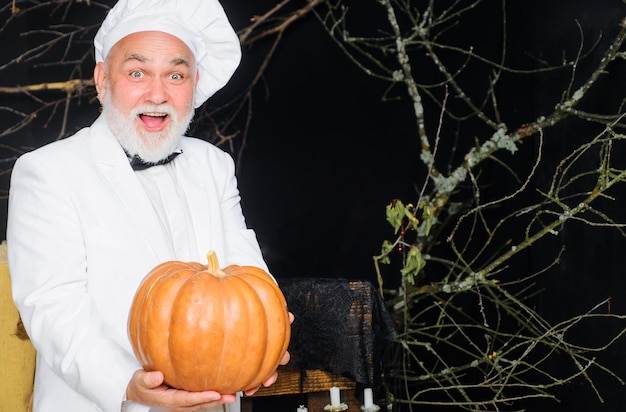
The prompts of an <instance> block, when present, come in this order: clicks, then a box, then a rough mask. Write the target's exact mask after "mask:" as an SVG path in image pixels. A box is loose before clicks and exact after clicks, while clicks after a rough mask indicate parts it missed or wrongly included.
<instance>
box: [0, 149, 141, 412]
mask: <svg viewBox="0 0 626 412" xmlns="http://www.w3.org/2000/svg"><path fill="white" fill-rule="evenodd" d="M75 173H77V172H75ZM60 174H61V173H60V172H59V170H58V169H54V170H52V169H51V168H49V167H47V166H46V163H45V162H42V161H41V159H40V158H38V157H35V156H31V155H30V154H27V155H24V156H22V157H21V158H20V159H19V160H18V161H17V162H16V164H15V166H14V169H13V174H12V178H11V189H10V196H9V212H8V222H7V246H8V256H9V267H10V272H11V279H12V288H13V297H14V300H15V304H16V306H17V307H18V309H19V311H20V314H21V316H22V319H23V322H24V325H25V327H26V329H27V331H28V333H29V335H30V338H31V340H32V342H33V344H34V346H35V347H36V349H37V351H38V353H39V355H40V357H42V358H43V359H44V361H45V363H46V364H47V365H48V366H49V368H51V369H52V370H53V371H54V372H55V373H56V374H57V375H58V376H60V377H61V378H62V379H63V380H64V382H65V383H66V384H67V385H69V386H70V387H71V388H73V389H74V390H75V391H77V392H79V393H81V394H83V395H84V396H85V397H87V398H88V399H90V400H92V401H93V402H94V403H95V404H97V405H98V407H99V408H101V409H102V410H104V411H116V410H117V411H119V410H120V405H121V403H122V400H123V398H124V395H125V390H126V386H127V385H128V382H129V379H130V377H131V376H132V373H133V372H134V371H135V370H136V369H138V368H139V367H140V366H139V365H138V363H137V361H136V359H135V358H134V356H133V355H132V354H131V353H129V352H128V351H127V350H125V349H124V348H123V347H122V346H121V345H120V344H119V343H118V342H116V341H115V340H114V339H112V338H111V336H109V334H108V333H107V329H106V327H105V326H104V324H103V321H102V319H101V316H100V313H99V311H98V309H97V308H96V307H95V305H94V303H93V302H92V300H91V299H90V297H89V293H88V288H89V280H88V277H87V270H88V267H87V260H86V257H85V247H84V241H83V237H82V234H81V222H80V218H79V214H78V213H77V212H76V205H75V201H74V199H73V198H72V196H71V195H70V194H69V193H71V185H72V181H71V180H72V178H71V175H69V174H68V175H65V176H63V175H60ZM103 377H105V378H103Z"/></svg>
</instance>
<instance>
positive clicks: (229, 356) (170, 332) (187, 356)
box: [128, 252, 291, 394]
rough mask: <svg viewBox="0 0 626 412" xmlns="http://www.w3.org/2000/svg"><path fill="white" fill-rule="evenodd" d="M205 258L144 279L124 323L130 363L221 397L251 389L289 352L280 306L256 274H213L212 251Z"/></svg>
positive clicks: (266, 280)
mask: <svg viewBox="0 0 626 412" xmlns="http://www.w3.org/2000/svg"><path fill="white" fill-rule="evenodd" d="M207 258H208V266H204V265H202V264H200V263H196V262H179V261H171V262H165V263H162V264H160V265H159V266H157V267H155V268H154V269H153V270H152V271H151V272H150V273H148V275H147V276H146V278H145V279H144V280H143V282H142V283H141V285H140V286H139V289H138V290H137V293H136V295H135V299H134V301H133V305H132V307H131V310H130V315H129V320H128V332H129V336H130V340H131V343H132V346H133V349H134V351H135V356H136V357H137V359H138V360H139V362H140V363H141V364H142V366H143V367H144V369H146V370H148V371H153V370H158V371H161V372H163V375H164V376H165V383H166V384H167V385H169V386H171V387H173V388H177V389H184V390H187V391H205V390H214V391H217V392H219V393H222V394H232V393H235V392H238V391H241V390H247V389H252V388H256V387H257V386H259V385H260V384H261V383H262V382H263V381H264V380H265V379H267V378H268V377H269V376H270V375H271V374H272V373H273V372H274V371H275V370H276V368H277V367H278V365H279V362H280V360H281V358H282V356H283V354H284V353H285V351H286V350H287V346H288V345H289V339H290V336H291V327H290V322H289V314H288V311H287V302H286V301H285V298H284V296H283V294H282V292H281V290H280V289H279V287H278V285H277V284H276V282H275V281H274V279H273V278H272V277H271V276H270V275H269V274H267V273H266V272H265V271H264V270H262V269H259V268H257V267H252V266H237V265H231V266H228V267H226V268H225V269H223V270H220V267H219V263H218V260H217V256H216V255H215V253H214V252H209V253H208V254H207Z"/></svg>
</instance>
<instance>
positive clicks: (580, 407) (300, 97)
mask: <svg viewBox="0 0 626 412" xmlns="http://www.w3.org/2000/svg"><path fill="white" fill-rule="evenodd" d="M365 1H366V0H360V3H365ZM4 3H6V4H5V5H4V8H3V9H2V14H1V15H0V18H2V19H7V18H8V4H9V3H10V2H8V1H6V0H5V2H4ZM18 3H19V2H18ZM105 3H108V4H110V3H112V2H110V1H108V2H105ZM360 3H359V2H357V3H355V5H359V4H360ZM371 3H375V2H373V1H372V2H371ZM487 3H493V4H494V5H495V4H496V2H495V1H493V0H490V1H487ZM271 4H273V2H271V1H267V0H266V1H259V0H256V1H243V0H242V1H237V2H236V1H225V2H224V7H225V9H226V10H227V13H228V15H229V16H230V18H231V20H232V22H233V25H234V26H235V27H236V28H237V29H239V28H242V27H244V26H245V25H246V24H247V22H248V19H249V18H250V16H252V15H255V14H260V13H263V12H264V11H265V10H267V9H268V8H269V6H270V5H271ZM361 6H362V4H361ZM355 8H356V10H357V12H358V13H361V14H360V16H361V18H362V19H363V21H364V22H368V21H370V20H369V19H373V17H374V14H372V15H369V14H368V13H380V7H379V6H378V5H377V4H372V5H371V7H369V6H368V7H365V6H363V7H362V8H359V7H355ZM496 8H497V7H496ZM483 9H484V8H483ZM103 10H104V9H103V8H99V7H97V6H93V7H91V8H89V7H87V6H85V5H84V4H82V5H81V4H76V5H74V6H73V7H72V8H71V9H70V13H68V14H67V16H66V17H65V21H73V22H80V23H82V24H85V23H93V24H97V22H98V21H100V20H101V18H102V16H103ZM55 13H56V14H54V15H52V16H51V15H50V11H49V10H47V11H46V10H42V12H41V13H39V15H38V16H35V15H33V17H30V18H29V19H28V21H20V20H19V19H16V20H15V21H14V22H13V23H12V24H11V25H10V26H9V27H8V28H7V29H5V30H4V31H2V32H0V44H2V46H1V49H2V51H1V52H0V56H2V57H1V61H0V66H1V65H4V64H5V63H6V62H7V61H8V60H10V59H12V58H13V57H15V54H14V52H13V51H12V50H14V49H15V50H21V49H23V48H24V47H25V46H26V44H27V43H28V42H33V41H35V40H36V38H37V37H36V36H34V37H27V38H25V37H23V36H20V35H19V33H23V32H25V31H26V30H28V29H29V28H37V27H42V26H43V25H45V24H46V23H47V22H48V21H50V19H56V20H59V19H60V18H61V17H60V16H61V15H62V13H61V11H58V10H57V11H56V12H55ZM481 13H482V12H481ZM370 16H371V17H370ZM507 16H508V19H509V32H508V45H509V49H510V52H509V53H510V59H511V60H510V64H511V65H513V66H515V65H518V64H519V65H523V64H524V62H527V61H528V55H529V54H532V55H534V56H538V57H541V58H545V59H552V60H553V61H554V60H555V59H558V55H559V53H561V51H562V50H567V52H568V54H569V55H572V53H573V51H574V50H576V49H577V48H578V46H579V43H580V32H583V33H584V35H585V42H588V43H592V42H593V41H594V40H595V39H597V38H599V36H601V37H600V45H601V46H603V45H604V46H605V45H606V44H607V41H608V40H610V39H611V36H612V35H613V34H614V33H615V32H616V30H617V29H618V23H619V21H620V20H621V19H622V18H623V17H624V16H626V6H625V5H624V3H623V2H621V1H618V0H594V1H593V2H591V1H588V0H569V1H568V0H554V1H539V0H537V1H524V2H521V1H517V2H511V3H510V4H509V5H507ZM475 17H476V19H480V20H477V21H472V22H471V24H470V23H468V26H467V32H466V36H467V37H466V38H463V39H461V40H460V41H461V42H462V41H467V42H475V44H476V45H477V46H481V47H483V49H485V50H487V52H494V53H495V51H496V50H499V47H500V45H499V44H497V43H495V40H494V39H498V36H499V32H498V30H496V29H495V28H494V27H492V25H490V24H489V22H490V21H492V19H493V16H489V15H485V14H476V15H475ZM576 22H578V24H579V25H580V31H579V27H578V26H577V24H576ZM365 26H367V24H365ZM75 41H76V42H77V44H80V43H81V42H84V44H85V48H84V50H89V47H88V46H89V42H90V39H89V38H85V39H75ZM267 47H269V42H265V43H260V44H258V45H255V46H254V47H253V48H251V49H246V50H244V58H243V61H242V65H241V67H240V69H239V70H238V72H237V73H236V74H235V76H234V77H233V80H232V81H231V83H230V84H229V85H228V86H227V87H226V88H225V89H224V90H222V91H221V92H220V93H218V95H216V96H215V100H216V101H218V102H219V101H220V100H228V99H229V98H230V96H232V95H234V94H236V93H237V92H238V91H239V90H240V89H241V85H242V84H245V82H246V81H247V80H249V78H250V76H251V75H252V74H253V73H254V69H255V67H256V64H257V63H258V62H259V61H260V60H261V59H262V58H263V57H264V55H265V53H266V51H267ZM598 50H599V51H597V52H591V54H590V60H591V61H592V62H593V61H597V59H598V58H599V56H600V51H601V50H603V47H599V48H598ZM58 52H60V51H57V53H58ZM91 64H92V63H91ZM26 67H27V68H26V69H25V68H24V66H19V67H18V68H16V69H14V70H11V69H3V70H2V71H0V86H8V85H16V84H32V83H37V82H38V81H41V80H40V79H48V80H49V79H50V72H49V71H50V70H51V69H50V68H47V67H36V66H26ZM616 67H617V68H616V69H615V70H614V72H612V74H611V75H610V76H607V78H606V79H603V81H605V82H609V83H610V82H613V83H614V84H615V85H618V86H619V87H618V86H616V87H615V92H616V95H611V94H610V93H609V92H610V91H611V90H613V89H612V88H610V87H609V88H604V89H603V92H602V93H601V94H598V95H595V96H591V97H590V100H588V101H587V103H586V104H587V105H588V108H589V109H597V110H599V111H601V110H602V108H604V107H605V105H606V106H608V105H609V104H611V103H612V102H615V101H619V100H620V99H622V98H623V96H624V94H623V85H624V84H625V83H626V73H625V72H626V70H625V69H626V66H625V65H624V64H623V63H621V65H619V66H616ZM582 69H584V67H582V68H581V70H582ZM55 70H59V69H58V68H57V69H55ZM83 70H84V73H80V76H75V77H84V78H88V77H89V76H90V74H91V73H90V70H91V67H90V65H86V66H84V68H83ZM59 72H60V74H59V76H61V77H60V78H59V79H57V80H64V79H65V78H63V77H62V76H64V75H65V74H63V73H64V71H63V69H61V70H59ZM567 80H568V79H567V78H566V77H564V76H563V74H562V73H561V74H558V73H555V74H554V76H553V77H550V76H544V77H541V78H538V77H530V78H529V79H528V80H527V81H524V82H515V81H512V82H511V83H505V84H503V85H502V86H501V87H502V90H501V92H502V94H503V95H504V96H508V99H503V100H502V101H501V104H502V112H503V113H507V116H508V117H507V118H506V121H507V123H508V124H509V125H510V127H512V128H515V127H517V126H519V125H521V124H523V123H526V122H529V121H532V120H534V119H535V118H536V117H537V116H540V115H542V114H544V113H546V112H547V111H549V110H551V109H552V107H553V105H554V103H555V102H556V101H558V99H559V96H558V95H557V93H558V92H559V91H560V90H562V88H559V87H556V86H558V85H560V84H565V83H566V82H567ZM264 82H265V86H266V89H264V90H261V91H259V92H257V93H256V94H255V100H254V107H253V116H254V117H253V122H252V128H251V130H250V134H249V136H248V139H247V141H246V147H245V150H244V152H243V156H242V158H241V163H240V164H239V169H238V178H239V184H240V190H241V194H242V198H243V207H244V212H245V214H246V218H247V221H248V224H249V226H251V227H252V228H254V229H255V230H256V232H257V236H258V238H259V241H260V243H261V246H262V248H263V252H264V255H265V257H266V260H267V261H268V264H269V266H270V269H271V271H272V272H273V273H274V275H276V276H277V277H279V278H280V277H311V276H320V277H345V278H354V279H367V280H372V281H374V279H375V275H374V267H373V264H372V256H373V255H375V254H377V253H378V252H379V251H380V245H381V242H382V240H384V239H386V238H388V237H389V236H391V229H390V228H389V226H388V225H387V223H386V222H385V214H384V210H385V205H386V204H387V203H389V202H390V200H391V199H393V198H400V199H406V201H412V200H414V198H415V185H416V184H420V183H421V181H422V180H421V179H423V178H424V173H425V171H424V169H423V166H422V164H421V162H420V161H419V158H418V156H419V153H418V142H417V141H416V134H415V125H414V120H413V119H412V117H411V108H410V106H407V101H406V98H404V97H403V96H402V95H401V94H400V93H395V96H398V98H397V99H396V100H392V101H383V99H382V96H383V94H384V93H385V90H386V89H385V87H386V85H385V84H383V83H382V82H380V81H377V80H375V79H373V78H371V77H368V76H367V75H366V74H364V73H362V72H361V71H359V70H358V69H357V68H355V67H354V66H353V65H352V64H351V63H350V62H349V61H348V59H347V58H346V57H345V56H344V55H343V54H342V52H341V51H340V50H339V49H338V48H337V46H336V45H335V44H334V43H333V42H332V41H331V40H330V39H329V37H328V36H327V34H326V33H325V32H324V30H323V29H322V27H321V25H320V24H319V22H318V21H317V20H316V19H315V17H313V16H309V17H307V18H306V19H304V20H302V21H300V22H298V23H297V24H296V25H295V26H294V27H292V28H291V29H290V30H289V32H288V35H287V36H286V37H285V39H284V41H283V42H282V44H281V46H280V49H279V51H278V53H277V55H276V56H275V58H274V59H273V61H272V63H271V65H270V67H269V70H268V72H267V73H266V75H265V77H264ZM477 87H478V86H477ZM51 95H52V93H50V96H51ZM50 96H46V95H45V94H44V97H50ZM0 104H1V105H9V104H10V105H11V106H12V107H16V108H18V109H20V110H24V111H26V110H29V108H30V107H33V106H32V104H33V103H32V101H31V100H30V99H24V98H23V97H16V96H9V95H2V94H0ZM97 113H98V107H97V105H96V104H95V102H93V101H91V100H90V99H89V98H83V99H82V100H80V101H79V102H77V104H75V105H74V106H73V108H72V116H71V117H70V124H69V125H68V130H69V131H72V130H77V129H78V128H79V127H81V126H84V125H88V124H89V123H90V122H91V121H92V120H93V119H94V118H95V117H96V116H97ZM436 115H438V113H437V112H433V114H431V116H433V117H434V116H436ZM45 119H47V117H46V116H41V118H38V120H37V121H36V122H34V124H33V125H32V126H29V127H27V128H25V129H23V130H21V131H19V133H15V134H13V135H11V136H9V137H5V138H4V140H3V141H2V142H1V143H2V144H3V145H4V147H3V148H2V153H3V154H4V155H3V156H2V161H3V162H4V166H5V168H7V169H8V168H9V167H10V165H11V163H12V161H13V160H14V156H15V153H14V150H13V149H11V147H13V148H16V147H17V148H19V149H20V150H22V149H23V150H28V149H29V148H33V147H38V146H40V145H42V144H44V143H46V142H48V141H51V140H54V139H55V138H57V136H56V131H55V126H56V125H57V124H56V123H55V122H52V124H49V125H47V124H46V121H45ZM13 120H14V116H12V115H11V114H10V113H8V112H0V127H2V128H5V127H7V125H9V124H11V123H12V121H13ZM431 121H433V120H432V119H431ZM559 130H560V132H559V134H558V135H557V137H556V138H555V137H554V136H553V137H552V140H549V141H547V142H546V150H545V153H546V156H547V158H548V159H550V156H553V158H554V159H555V161H556V159H560V158H561V157H562V156H563V154H565V153H568V152H569V151H570V150H571V148H572V147H574V145H576V143H577V141H578V139H580V138H581V137H582V136H584V135H585V132H586V131H585V129H584V126H582V125H581V124H578V123H576V122H574V123H568V124H566V125H564V126H562V127H561V128H560V129H559ZM529 146H532V145H529ZM226 149H227V148H226ZM507 160H509V161H511V162H512V163H513V164H519V165H521V167H524V166H525V165H526V164H529V163H530V162H531V161H532V150H527V151H526V152H524V151H522V152H521V154H519V156H516V157H514V158H513V157H512V158H507ZM492 173H493V176H492V179H493V180H492V181H493V185H494V187H497V184H498V183H499V182H501V181H500V173H499V171H498V170H497V169H494V170H492ZM540 173H541V171H540ZM7 177H8V174H6V173H5V174H4V175H3V182H2V186H1V187H0V189H2V190H3V191H4V193H5V194H6V188H7V187H8V181H7ZM548 178H549V176H547V175H545V176H543V175H541V174H540V175H539V177H538V179H537V184H540V183H541V182H542V179H543V181H545V180H547V179H548ZM624 208H625V205H624V204H623V203H621V202H617V203H616V204H612V205H611V206H610V209H609V210H610V212H611V214H612V216H614V217H615V219H616V220H618V221H620V220H622V221H623V220H626V219H624V218H625V217H626V216H625V214H624V212H623V210H624ZM0 213H1V214H2V218H1V219H0V223H1V224H2V225H5V221H6V198H3V199H2V202H1V209H0ZM560 245H565V247H566V249H565V253H564V254H563V255H562V257H561V259H560V265H559V266H558V267H555V268H554V269H552V270H551V271H549V272H548V273H546V274H545V275H544V276H543V277H542V278H541V280H540V281H539V283H540V287H542V288H544V292H543V293H542V294H541V295H539V296H538V297H536V298H535V300H536V307H537V308H538V309H539V312H540V313H541V314H542V315H543V316H545V317H546V318H547V319H548V320H550V321H552V322H558V321H560V320H564V319H566V318H568V317H569V316H573V315H574V314H577V313H581V312H586V311H588V310H590V309H591V307H593V306H594V305H595V304H596V303H598V302H600V301H602V300H604V299H607V298H608V297H611V298H612V300H611V310H612V312H615V313H626V303H625V301H626V278H625V276H624V270H623V268H624V260H623V256H624V252H623V251H624V248H625V246H626V242H625V241H624V239H623V238H621V237H620V235H619V233H618V232H617V231H615V230H608V229H601V228H589V227H588V226H585V225H582V224H576V223H572V224H568V225H566V227H565V228H564V229H563V230H561V231H560V232H559V235H558V237H555V239H552V240H550V241H549V242H548V244H542V245H541V247H539V248H536V249H533V251H532V252H531V253H530V254H529V256H528V257H527V261H526V263H525V264H526V265H527V267H521V268H519V269H520V270H533V269H534V270H536V269H537V268H539V267H543V266H544V265H545V263H546V261H550V260H552V259H553V258H554V256H555V254H554V253H555V252H554V251H555V250H558V248H559V247H560ZM555 248H556V249H555ZM619 329H620V325H619V324H617V323H615V322H611V321H609V320H608V319H607V320H606V322H605V321H604V320H602V319H601V320H599V321H597V322H595V323H593V324H592V325H588V327H587V328H586V329H585V330H583V331H581V332H578V333H579V335H577V336H576V337H575V339H577V340H580V341H581V342H584V341H589V342H594V343H595V344H599V343H602V342H608V340H609V339H610V337H611V336H614V335H616V334H617V333H618V331H619ZM625 351H626V348H624V340H623V339H622V340H620V341H619V342H618V343H617V344H615V345H613V346H611V347H610V349H608V350H607V351H604V352H602V353H599V354H598V360H599V361H600V363H602V364H605V365H607V366H608V367H610V368H612V369H613V370H614V371H615V372H616V373H617V374H618V375H620V376H621V377H622V378H625V377H626V357H625V356H624V353H625ZM554 368H555V369H557V370H558V368H559V365H558V364H556V365H554ZM592 377H593V378H594V381H595V383H596V385H597V387H598V390H599V391H600V394H601V396H602V397H603V398H604V399H605V402H604V403H600V402H599V401H598V400H597V397H595V395H594V392H593V390H592V388H591V387H590V385H589V383H588V382H586V381H585V379H584V378H581V379H578V380H575V381H574V382H572V383H570V384H567V385H565V386H564V387H563V388H560V389H558V391H557V392H558V395H559V397H560V402H555V401H550V402H543V403H536V404H535V403H533V404H529V405H528V406H527V407H528V410H531V411H543V410H551V411H568V412H577V411H581V412H582V411H615V412H618V411H622V410H626V388H624V386H623V385H621V384H620V383H619V382H618V381H617V380H616V379H614V378H611V377H609V376H608V375H607V374H604V373H597V372H596V373H594V374H593V375H592ZM295 408H296V406H293V410H295ZM288 409H289V410H291V407H289V408H288ZM285 410H287V409H285Z"/></svg>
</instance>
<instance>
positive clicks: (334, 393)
mask: <svg viewBox="0 0 626 412" xmlns="http://www.w3.org/2000/svg"><path fill="white" fill-rule="evenodd" d="M340 403H341V398H340V397H339V387H337V386H333V387H332V388H330V406H339V404H340Z"/></svg>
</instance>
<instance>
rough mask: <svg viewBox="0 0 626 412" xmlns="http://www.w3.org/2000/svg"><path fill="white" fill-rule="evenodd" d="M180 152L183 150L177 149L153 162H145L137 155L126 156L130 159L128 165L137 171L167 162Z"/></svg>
mask: <svg viewBox="0 0 626 412" xmlns="http://www.w3.org/2000/svg"><path fill="white" fill-rule="evenodd" d="M182 152H183V151H182V150H177V151H175V152H174V153H172V154H170V155H169V156H167V157H166V158H164V159H161V160H159V161H158V162H154V163H152V162H146V161H145V160H143V159H142V158H141V157H139V156H137V155H134V156H132V157H131V156H129V155H128V154H127V156H128V160H129V161H130V167H132V168H133V170H135V171H137V170H144V169H147V168H149V167H152V166H158V165H164V164H166V163H169V162H171V161H172V160H174V158H175V157H176V156H178V155H179V154H181V153H182Z"/></svg>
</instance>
